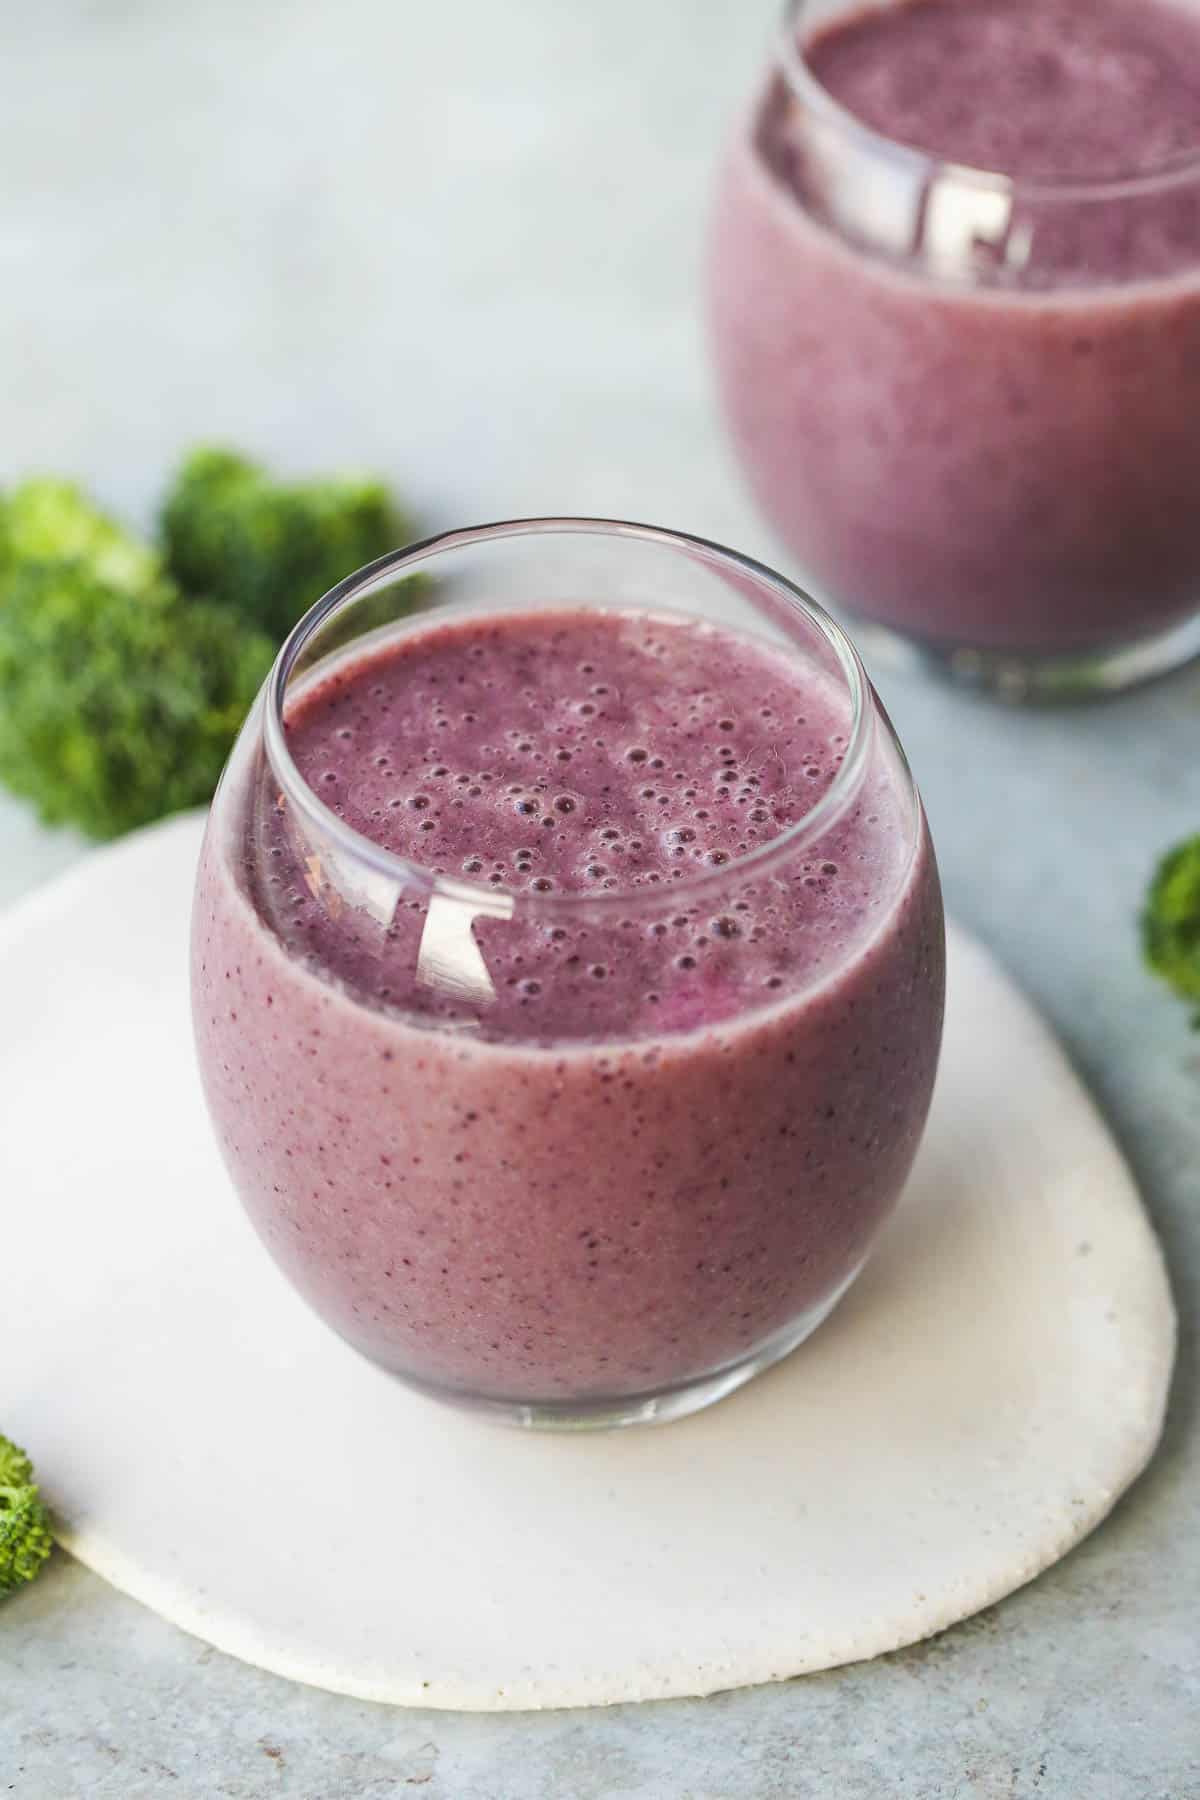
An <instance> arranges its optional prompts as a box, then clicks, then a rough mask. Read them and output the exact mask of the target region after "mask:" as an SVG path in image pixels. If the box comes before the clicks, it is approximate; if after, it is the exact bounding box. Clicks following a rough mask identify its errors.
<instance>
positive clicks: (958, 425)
mask: <svg viewBox="0 0 1200 1800" xmlns="http://www.w3.org/2000/svg"><path fill="white" fill-rule="evenodd" d="M893 3H894V0H893ZM858 11H859V7H858V5H857V0H791V4H789V6H788V8H787V12H786V17H785V20H784V24H783V30H782V33H781V36H780V39H779V43H778V47H777V50H776V54H775V57H774V60H773V63H772V66H771V69H770V71H769V74H768V76H767V80H766V83H765V87H764V88H763V90H762V91H761V92H760V94H759V95H758V97H757V98H756V100H755V103H754V105H753V107H752V109H751V111H750V113H749V115H748V117H746V118H745V119H744V120H743V122H742V124H741V127H740V129H739V130H738V132H737V134H736V136H735V139H734V142H733V144H732V146H731V149H730V153H729V156H728V158H727V160H726V162H725V165H724V169H723V173H722V176H721V180H720V185H719V193H718V201H717V207H716V214H715V218H714V221H713V232H712V240H711V258H710V279H709V288H710V313H711V324H712V338H713V345H714V350H715V357H716V366H717V370H718V376H719V384H720V389H721V393H722V396H723V403H724V407H725V410H726V413H727V416H728V419H729V422H730V425H731V427H732V433H733V437H734V440H735V444H736V447H737V450H738V452H739V454H740V458H741V461H742V464H743V467H744V468H745V470H746V472H747V474H748V476H749V479H750V482H751V486H752V488H753V491H754V493H755V496H756V497H757V499H758V501H759V503H760V505H761V507H762V509H763V511H764V513H765V514H766V515H767V517H768V518H769V519H770V521H771V523H772V524H773V525H774V527H775V529H776V530H777V531H778V532H779V534H780V536H781V537H782V539H783V540H784V542H785V543H786V544H787V545H788V547H789V549H790V550H791V551H792V552H793V554H794V555H795V557H796V558H797V561H798V565H799V568H800V570H801V574H802V576H803V578H804V579H805V580H807V581H808V582H809V583H810V584H811V585H812V586H813V587H814V589H815V591H816V592H817V593H819V594H820V595H821V596H822V598H828V599H829V601H830V602H831V603H832V604H834V605H836V607H837V608H838V609H839V611H841V612H843V613H844V614H845V615H846V616H847V617H848V618H849V619H850V620H851V622H852V625H853V626H854V627H855V628H856V630H857V631H858V634H859V636H860V638H861V640H862V641H863V643H864V645H865V646H866V647H867V648H868V649H871V650H875V649H880V648H881V649H884V650H890V651H893V652H894V651H897V650H900V651H902V652H903V653H904V654H905V655H906V656H910V657H911V655H912V654H913V653H916V655H917V656H918V657H919V658H920V659H921V660H922V661H924V662H925V663H927V664H929V665H931V666H933V667H935V668H937V669H938V670H940V671H942V672H945V673H948V674H951V675H953V676H956V677H961V678H964V679H967V680H970V681H974V682H981V683H984V684H987V685H990V686H992V687H993V688H996V689H998V690H1000V691H1002V692H1004V693H1006V694H1008V695H1010V696H1012V697H1016V698H1022V697H1026V696H1031V697H1037V696H1047V697H1054V696H1057V695H1070V694H1075V693H1083V694H1086V693H1088V692H1092V691H1097V690H1105V689H1114V688H1120V687H1123V686H1126V685H1128V684H1129V683H1131V682H1133V681H1136V680H1139V679H1141V678H1143V677H1145V676H1148V675H1151V674H1155V673H1158V672H1161V671H1163V670H1165V669H1167V668H1170V667H1173V666H1174V665H1176V664H1178V663H1180V662H1182V661H1183V660H1185V659H1186V658H1187V657H1189V656H1191V655H1193V654H1195V653H1196V652H1197V651H1198V650H1200V156H1197V155H1188V156H1183V157H1179V158H1176V159H1175V160H1173V161H1171V162H1169V163H1165V164H1163V165H1162V166H1161V167H1159V168H1157V169H1154V170H1153V171H1151V172H1146V171H1145V170H1143V171H1141V172H1139V173H1137V174H1134V175H1130V176H1128V177H1124V178H1120V179H1113V178H1109V177H1105V178H1103V179H1096V180H1081V179H1078V178H1075V179H1072V180H1069V181H1066V180H1064V181H1057V182H1056V181H1049V180H1038V181H1031V180H1026V179H1021V178H1010V177H1009V176H1007V175H1006V174H1005V173H1004V172H1003V171H996V170H994V171H986V170H981V169H972V168H966V167H962V166H959V165H957V164H951V163H945V162H940V161H938V160H937V159H936V158H934V157H930V156H927V155H925V154H923V153H922V152H920V151H918V150H914V149H912V148H910V147H908V146H906V145H904V144H901V143H898V142H894V141H892V140H890V139H888V138H887V137H884V136H881V135H880V134H879V133H878V132H876V131H874V130H872V129H869V128H868V127H867V126H865V125H864V124H862V123H860V122H859V121H858V120H857V119H856V118H855V117H854V116H852V115H851V114H850V113H849V112H847V111H846V110H845V109H844V108H843V107H842V106H841V105H840V104H839V103H838V102H837V101H836V100H834V99H833V97H832V96H831V95H830V94H829V92H828V91H827V90H826V89H825V88H824V87H822V85H821V84H820V82H819V81H818V80H817V78H816V77H815V75H814V74H813V72H812V71H811V69H810V68H809V66H808V64H807V63H806V61H805V56H804V46H805V44H806V43H808V42H809V41H811V38H812V36H813V34H815V33H817V32H818V31H820V30H822V29H824V28H826V27H828V26H829V25H830V23H831V22H833V21H836V20H837V19H838V18H840V17H843V16H845V15H847V14H849V13H852V12H858ZM1098 104H1099V101H1098Z"/></svg>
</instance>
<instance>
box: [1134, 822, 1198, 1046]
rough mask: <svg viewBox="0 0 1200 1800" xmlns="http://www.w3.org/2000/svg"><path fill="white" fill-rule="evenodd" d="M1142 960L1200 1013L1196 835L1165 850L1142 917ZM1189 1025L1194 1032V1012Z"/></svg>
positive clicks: (1195, 1023)
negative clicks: (1194, 1005)
mask: <svg viewBox="0 0 1200 1800" xmlns="http://www.w3.org/2000/svg"><path fill="white" fill-rule="evenodd" d="M1142 948H1143V950H1144V952H1145V956H1146V961H1147V962H1148V963H1149V965H1150V967H1151V968H1152V969H1153V970H1154V972H1155V974H1156V975H1161V976H1162V978H1163V980H1164V981H1167V982H1169V983H1170V984H1171V986H1172V987H1173V988H1174V989H1175V992H1176V993H1177V994H1178V995H1179V997H1180V998H1181V999H1182V1000H1189V1001H1193V1002H1194V1003H1195V1004H1196V1005H1197V1007H1198V1008H1200V834H1198V835H1197V836H1196V837H1191V838H1185V839H1184V841H1183V843H1181V844H1176V846H1175V848H1174V849H1173V850H1169V851H1168V852H1167V854H1166V855H1165V856H1164V857H1163V859H1162V861H1161V862H1160V863H1159V865H1158V868H1157V869H1156V870H1155V873H1154V879H1153V881H1152V882H1151V883H1150V890H1149V892H1148V893H1147V895H1146V904H1145V908H1144V910H1143V912H1142ZM1192 1023H1193V1025H1194V1026H1195V1027H1196V1029H1197V1030H1200V1010H1198V1011H1197V1013H1196V1015H1195V1017H1194V1019H1193V1021H1192Z"/></svg>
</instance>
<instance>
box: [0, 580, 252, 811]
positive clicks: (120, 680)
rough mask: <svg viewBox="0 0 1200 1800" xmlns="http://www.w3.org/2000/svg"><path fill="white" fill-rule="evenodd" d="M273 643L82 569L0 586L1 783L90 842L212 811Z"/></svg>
mask: <svg viewBox="0 0 1200 1800" xmlns="http://www.w3.org/2000/svg"><path fill="white" fill-rule="evenodd" d="M273 654H274V647H273V645H272V642H271V640H270V638H268V637H266V636H265V635H264V634H263V633H261V632H258V631H255V630H252V629H250V628H249V627H247V626H246V625H244V624H243V622H242V621H241V620H240V619H239V618H238V617H237V616H236V614H234V613H232V612H230V611H229V610H228V609H227V608H225V607H221V606H213V605H211V604H210V603H208V602H204V601H185V600H184V599H183V598H182V597H181V596H180V595H179V593H178V591H177V590H176V589H175V587H174V586H173V585H172V584H171V583H170V582H168V581H166V580H165V579H161V578H160V579H159V580H157V581H155V582H153V583H151V584H150V585H148V586H147V587H145V588H143V589H142V590H141V591H140V592H138V593H136V594H130V593H129V592H127V591H125V590H122V589H121V588H119V587H116V586H114V585H113V584H112V583H111V582H108V581H105V580H104V579H103V578H102V577H101V576H99V575H98V574H97V573H96V572H95V571H94V570H93V569H92V568H90V567H89V566H88V564H87V563H86V562H85V561H78V562H45V563H28V564H23V565H22V564H18V565H16V566H15V568H13V569H11V570H10V571H9V573H8V576H7V579H5V580H3V581H0V780H2V781H4V782H5V783H6V785H7V786H8V787H10V788H11V789H12V790H13V792H14V793H16V794H19V795H21V796H22V797H23V798H24V799H27V800H30V801H32V802H33V804H34V805H35V806H36V807H37V809H38V811H39V813H40V814H41V816H42V818H43V819H44V820H45V821H46V823H47V824H72V825H77V826H79V827H80V829H81V830H83V831H85V832H87V833H88V834H89V835H91V836H92V837H98V838H107V837H116V836H118V835H119V834H120V833H121V832H124V831H131V830H132V829H133V828H134V827H135V826H137V825H146V824H149V823H150V821H151V820H153V819H158V818H162V817H164V816H165V815H166V814H167V813H172V812H178V811H179V810H181V809H182V808H183V807H187V806H197V805H200V804H202V803H203V802H204V801H206V800H208V799H209V798H210V796H211V794H212V791H213V789H214V787H215V786H216V784H217V778H218V776H219V775H220V773H221V769H222V766H223V764H224V762H225V758H226V756H227V755H228V754H229V750H230V747H231V745H232V743H233V740H234V738H235V737H236V735H237V732H238V728H239V726H240V725H241V722H242V720H243V718H244V717H245V715H246V712H247V711H248V709H249V707H250V704H251V702H252V701H253V699H254V696H255V694H256V693H257V691H258V688H259V685H260V683H261V682H262V680H263V678H264V676H265V675H266V673H267V670H268V669H269V668H270V666H271V661H272V657H273Z"/></svg>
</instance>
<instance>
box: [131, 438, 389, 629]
mask: <svg viewBox="0 0 1200 1800" xmlns="http://www.w3.org/2000/svg"><path fill="white" fill-rule="evenodd" d="M410 535H411V530H410V526H409V523H408V521H407V520H406V519H405V518H404V517H403V516H402V515H401V514H400V513H399V512H398V511H397V510H396V509H395V507H394V506H393V504H392V502H391V499H390V498H389V496H388V492H387V489H386V488H385V487H384V486H383V485H382V484H381V483H380V482H378V481H372V480H367V479H365V478H355V477H350V476H343V477H340V478H339V477H332V478H328V479H324V480H317V481H298V482H278V481H273V480H272V479H271V478H270V476H269V475H267V474H266V472H265V471H264V470H263V469H262V468H260V467H259V465H258V464H257V463H254V462H251V461H250V460H249V459H248V458H246V457H243V456H239V455H237V454H236V453H235V452H234V451H232V450H222V449H210V448H201V449H197V450H193V451H192V452H191V453H190V455H189V456H188V457H187V458H186V459H185V461H184V463H183V466H182V468H181V469H180V471H179V473H178V475H177V476H176V478H175V481H174V483H173V485H172V487H171V489H170V492H169V493H168V495H167V498H166V501H165V502H164V505H163V509H162V536H163V543H164V546H165V549H166V556H167V566H168V570H169V572H170V574H171V575H172V576H173V577H174V579H175V580H176V581H177V582H178V583H179V585H180V586H181V587H182V588H183V589H184V590H185V591H187V592H193V593H198V594H206V595H207V596H208V597H209V598H210V599H212V600H216V601H220V602H222V603H223V604H225V605H227V606H232V607H235V608H236V609H237V611H238V612H239V613H241V615H242V616H243V618H246V619H249V620H252V621H253V622H254V623H255V624H257V625H259V626H260V627H261V628H262V629H263V630H264V631H267V632H270V634H271V635H272V637H274V638H276V639H281V638H283V637H284V636H285V635H286V634H287V633H288V632H289V631H290V630H291V628H292V626H293V625H294V624H295V623H296V620H297V619H298V618H299V617H300V615H301V614H302V613H303V612H304V611H305V610H306V609H307V608H308V607H309V606H311V605H312V603H313V601H314V600H319V599H320V597H321V595H322V594H323V593H325V592H326V591H327V590H328V589H329V588H331V587H333V586H334V585H335V583H337V582H339V581H341V580H342V579H343V577H344V576H346V575H349V574H352V573H353V571H354V570H355V569H357V568H360V567H361V565H362V564H363V563H368V562H371V561H373V560H374V558H375V557H377V556H382V555H383V554H384V553H385V551H388V550H393V549H395V548H396V547H397V546H398V545H399V544H402V543H403V542H404V541H405V539H406V538H407V537H409V536H410Z"/></svg>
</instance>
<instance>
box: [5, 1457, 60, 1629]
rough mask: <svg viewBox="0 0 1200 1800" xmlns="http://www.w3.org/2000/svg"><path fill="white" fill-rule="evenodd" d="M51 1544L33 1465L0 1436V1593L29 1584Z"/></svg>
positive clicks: (9, 1591) (9, 1592)
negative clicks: (34, 1477)
mask: <svg viewBox="0 0 1200 1800" xmlns="http://www.w3.org/2000/svg"><path fill="white" fill-rule="evenodd" d="M53 1541H54V1540H53V1538H52V1537H51V1534H50V1515H49V1513H48V1512H47V1511H46V1508H45V1507H44V1506H43V1504H42V1501H41V1498H40V1496H39V1494H38V1490H37V1483H36V1482H35V1481H34V1479H33V1465H32V1463H31V1462H30V1460H29V1458H28V1457H27V1456H26V1454H25V1452H24V1451H23V1450H22V1449H21V1447H20V1445H19V1444H14V1443H11V1442H10V1441H9V1439H8V1438H6V1437H4V1436H3V1435H0V1594H11V1593H13V1592H14V1590H15V1589H17V1588H19V1587H21V1586H23V1584H24V1583H25V1582H27V1581H32V1580H33V1578H34V1576H35V1575H36V1574H37V1573H38V1572H39V1570H40V1569H41V1567H42V1564H43V1563H44V1562H45V1560H46V1558H47V1557H48V1556H49V1554H50V1548H51V1545H52V1543H53Z"/></svg>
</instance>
